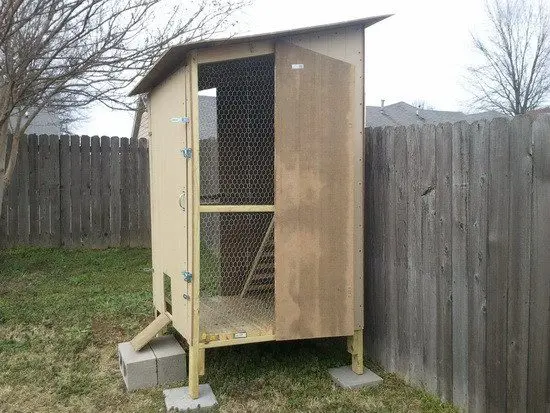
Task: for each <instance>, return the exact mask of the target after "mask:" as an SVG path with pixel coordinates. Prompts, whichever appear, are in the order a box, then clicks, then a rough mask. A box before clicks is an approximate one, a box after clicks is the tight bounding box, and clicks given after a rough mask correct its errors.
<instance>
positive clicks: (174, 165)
mask: <svg viewBox="0 0 550 413" xmlns="http://www.w3.org/2000/svg"><path fill="white" fill-rule="evenodd" d="M185 85H186V75H185V68H182V69H181V70H179V71H177V72H175V73H174V74H173V75H172V76H170V77H169V78H168V79H167V80H166V81H165V82H164V83H163V84H161V85H159V86H158V87H157V88H155V89H154V90H153V91H152V92H151V95H150V122H151V139H150V142H149V159H150V163H149V176H150V188H151V195H150V196H151V236H152V256H153V301H154V303H155V307H156V309H157V310H158V311H159V312H163V311H164V275H163V274H166V275H168V276H169V277H170V282H171V299H172V324H173V326H174V327H175V328H176V329H177V330H178V331H179V333H180V334H181V335H182V336H183V337H185V338H186V339H187V340H188V341H190V340H191V318H190V316H191V305H190V302H191V301H190V300H189V299H188V298H187V297H191V296H192V286H191V284H190V283H187V282H185V281H184V279H183V277H182V275H181V273H182V271H190V268H189V263H188V252H187V208H186V210H185V211H184V208H183V206H184V204H185V197H186V196H187V195H182V194H184V193H185V192H186V191H187V161H186V158H184V157H183V156H182V154H181V150H182V149H183V148H184V147H185V142H186V133H187V128H186V125H185V124H184V123H180V122H172V121H171V119H172V118H177V117H182V116H186V113H185V106H184V105H185ZM180 196H181V199H180ZM180 204H181V206H180ZM136 222H137V221H136Z"/></svg>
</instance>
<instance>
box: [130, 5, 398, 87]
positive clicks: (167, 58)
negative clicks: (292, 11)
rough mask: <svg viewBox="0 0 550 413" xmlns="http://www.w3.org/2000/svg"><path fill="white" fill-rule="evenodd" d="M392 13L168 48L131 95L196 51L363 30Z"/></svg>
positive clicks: (152, 84)
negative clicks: (330, 31)
mask: <svg viewBox="0 0 550 413" xmlns="http://www.w3.org/2000/svg"><path fill="white" fill-rule="evenodd" d="M390 16H391V14H386V15H382V16H373V17H365V18H362V19H355V20H348V21H343V22H338V23H331V24H324V25H320V26H310V27H301V28H298V29H293V30H285V31H279V32H271V33H262V34H254V35H247V36H237V37H230V38H225V39H211V40H203V41H198V42H192V43H184V44H181V45H178V46H173V47H171V48H170V49H168V50H167V51H166V52H165V53H164V54H163V55H162V56H161V57H160V58H159V59H158V60H157V62H156V63H155V64H154V65H153V67H152V68H151V69H150V70H149V71H148V72H147V73H146V74H145V76H144V77H143V78H142V79H141V80H140V81H139V83H138V84H137V85H136V86H135V87H134V89H132V91H131V92H130V96H133V95H137V94H140V93H146V92H148V91H149V90H151V89H153V88H154V87H155V86H157V85H158V84H159V83H160V82H162V80H163V79H164V78H166V77H167V76H168V75H170V74H171V73H172V72H173V71H174V70H176V69H177V68H178V67H180V66H181V65H182V62H184V60H185V56H186V55H187V53H189V52H190V51H192V50H197V49H203V48H207V47H216V46H226V45H231V44H237V43H249V42H257V41H265V40H275V39H277V38H280V37H286V36H294V35H299V34H305V33H313V32H320V31H324V30H333V29H340V28H343V27H356V26H362V27H363V28H366V27H369V26H372V25H373V24H375V23H378V22H379V21H381V20H384V19H386V18H388V17H390Z"/></svg>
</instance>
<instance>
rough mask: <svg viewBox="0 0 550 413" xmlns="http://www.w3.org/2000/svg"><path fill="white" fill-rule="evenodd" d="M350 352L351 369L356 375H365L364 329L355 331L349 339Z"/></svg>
mask: <svg viewBox="0 0 550 413" xmlns="http://www.w3.org/2000/svg"><path fill="white" fill-rule="evenodd" d="M348 352H349V353H350V354H351V369H352V370H353V372H354V373H355V374H363V372H364V371H365V367H364V365H363V329H360V330H355V331H354V332H353V335H352V336H349V337H348Z"/></svg>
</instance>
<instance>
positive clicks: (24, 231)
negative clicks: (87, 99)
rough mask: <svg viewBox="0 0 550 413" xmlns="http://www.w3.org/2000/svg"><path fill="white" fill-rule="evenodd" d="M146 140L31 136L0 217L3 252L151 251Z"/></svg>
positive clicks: (22, 152)
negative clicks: (122, 248) (61, 248)
mask: <svg viewBox="0 0 550 413" xmlns="http://www.w3.org/2000/svg"><path fill="white" fill-rule="evenodd" d="M147 151H148V149H147V140H146V139H140V140H139V141H138V140H137V139H126V138H116V137H113V138H111V137H107V136H102V137H101V138H100V137H98V136H92V137H88V136H56V135H53V136H48V135H40V136H36V135H29V136H25V137H24V139H23V140H22V142H21V146H20V154H19V158H18V162H17V167H16V170H15V172H14V176H13V180H12V182H11V184H10V186H9V187H8V192H7V194H6V195H5V197H4V198H5V199H4V205H3V206H2V210H1V211H0V212H1V213H0V247H2V248H6V247H12V246H18V245H39V246H47V247H55V246H66V247H86V248H104V247H109V246H116V247H118V246H144V247H145V246H149V245H150V218H149V215H150V214H149V163H148V153H147Z"/></svg>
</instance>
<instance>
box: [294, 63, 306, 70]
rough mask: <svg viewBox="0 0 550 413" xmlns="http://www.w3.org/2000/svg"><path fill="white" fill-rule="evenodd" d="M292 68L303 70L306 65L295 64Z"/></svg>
mask: <svg viewBox="0 0 550 413" xmlns="http://www.w3.org/2000/svg"><path fill="white" fill-rule="evenodd" d="M292 68H293V69H303V68H304V64H303V63H294V64H293V65H292Z"/></svg>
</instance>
